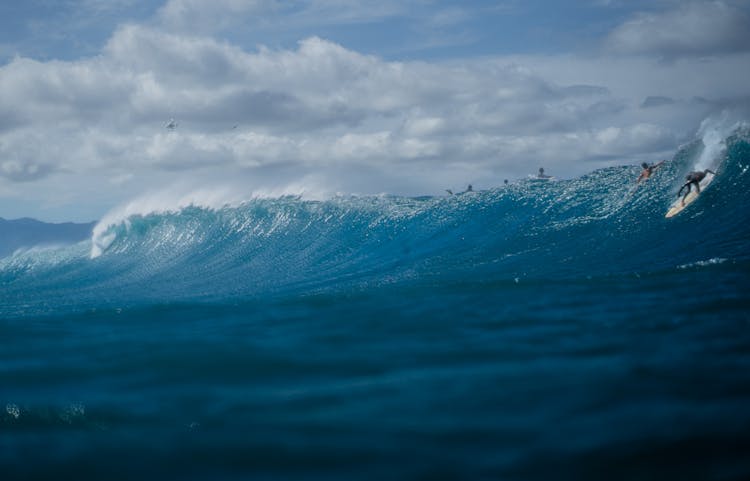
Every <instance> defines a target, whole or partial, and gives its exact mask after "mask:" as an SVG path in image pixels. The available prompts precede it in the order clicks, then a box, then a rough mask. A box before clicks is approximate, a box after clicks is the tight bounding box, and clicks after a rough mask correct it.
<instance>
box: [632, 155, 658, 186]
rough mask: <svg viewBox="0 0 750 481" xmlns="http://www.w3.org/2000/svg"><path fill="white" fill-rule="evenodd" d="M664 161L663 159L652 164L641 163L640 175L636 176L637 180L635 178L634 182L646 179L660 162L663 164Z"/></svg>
mask: <svg viewBox="0 0 750 481" xmlns="http://www.w3.org/2000/svg"><path fill="white" fill-rule="evenodd" d="M664 162H665V161H664V160H662V161H661V162H659V163H656V164H653V165H648V164H647V163H646V162H644V163H642V164H641V167H643V171H642V172H641V175H639V176H638V180H636V181H635V182H636V183H639V182H640V181H642V180H646V179H648V178H649V177H651V175H652V174H653V173H654V171H655V170H656V169H658V168H659V167H660V166H661V164H663V163H664Z"/></svg>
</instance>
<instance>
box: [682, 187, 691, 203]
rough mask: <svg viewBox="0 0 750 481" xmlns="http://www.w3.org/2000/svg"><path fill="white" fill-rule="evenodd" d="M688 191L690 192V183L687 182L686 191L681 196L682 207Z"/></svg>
mask: <svg viewBox="0 0 750 481" xmlns="http://www.w3.org/2000/svg"><path fill="white" fill-rule="evenodd" d="M689 193H690V184H688V186H687V191H686V192H685V195H683V196H682V206H683V207H685V198H686V197H687V196H688V194H689Z"/></svg>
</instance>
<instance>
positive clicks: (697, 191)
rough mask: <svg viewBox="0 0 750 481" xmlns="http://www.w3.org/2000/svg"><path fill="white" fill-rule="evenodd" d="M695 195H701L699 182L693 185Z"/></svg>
mask: <svg viewBox="0 0 750 481" xmlns="http://www.w3.org/2000/svg"><path fill="white" fill-rule="evenodd" d="M695 193H696V194H700V193H701V184H700V183H699V182H696V183H695Z"/></svg>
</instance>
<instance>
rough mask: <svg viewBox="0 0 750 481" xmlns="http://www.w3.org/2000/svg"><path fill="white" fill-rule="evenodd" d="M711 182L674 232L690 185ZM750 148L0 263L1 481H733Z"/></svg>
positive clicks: (210, 223)
mask: <svg viewBox="0 0 750 481" xmlns="http://www.w3.org/2000/svg"><path fill="white" fill-rule="evenodd" d="M696 168H712V169H715V170H716V171H717V173H718V175H717V177H716V179H715V180H714V182H713V183H712V184H711V185H710V186H709V187H708V188H707V189H705V191H704V192H703V193H702V194H701V195H700V197H699V198H698V200H697V201H696V202H695V203H694V204H692V205H690V206H689V207H688V208H687V209H686V210H685V211H684V212H682V213H681V214H680V215H678V216H676V217H674V218H672V219H665V217H664V214H665V213H666V211H667V209H668V207H669V205H670V203H671V202H673V200H674V199H676V193H677V190H678V189H679V187H680V185H681V184H682V182H683V179H684V175H685V174H686V173H687V172H688V171H690V170H693V169H696ZM748 169H750V135H749V134H748V132H747V130H737V131H735V132H734V133H732V134H731V135H728V136H725V137H722V138H720V139H718V140H717V141H715V142H714V143H712V144H709V143H708V141H707V140H706V138H703V139H698V140H696V141H694V142H691V143H689V144H686V145H684V146H682V147H681V148H680V149H679V150H678V151H676V152H675V153H674V156H673V157H672V158H670V159H668V161H667V162H666V163H665V164H664V165H663V166H662V167H661V168H660V169H659V170H657V171H656V172H655V174H654V176H653V177H652V178H651V179H649V180H647V181H646V182H644V183H641V184H639V185H637V186H636V184H635V182H634V181H635V178H636V177H637V176H638V174H639V171H640V169H639V168H638V167H637V166H620V167H610V168H606V169H601V170H595V171H592V172H590V173H588V174H586V175H583V176H581V177H578V178H574V179H565V180H555V181H549V182H540V181H534V180H530V179H526V180H520V181H516V182H513V183H511V184H510V185H507V186H501V187H497V188H493V189H489V190H485V191H479V192H471V193H466V194H462V195H454V196H441V197H420V198H408V197H397V196H386V195H381V196H337V197H334V198H331V199H328V200H317V201H315V200H307V199H304V198H300V197H294V196H288V197H280V198H266V199H260V198H258V199H253V200H249V201H246V202H243V203H239V204H232V205H223V206H201V205H187V206H180V207H178V208H171V209H170V208H162V209H153V210H152V211H146V212H141V213H138V214H131V215H123V216H120V217H117V216H111V217H110V218H109V220H108V221H106V222H105V221H102V222H100V223H99V225H97V227H96V228H95V229H94V233H93V235H92V238H91V239H88V240H86V241H84V242H80V243H77V244H74V245H67V246H58V247H55V248H44V249H31V250H26V251H18V252H16V253H15V254H13V255H11V256H7V257H5V258H2V259H0V409H1V411H0V473H2V474H0V478H2V479H3V480H14V479H71V480H73V479H74V480H89V479H90V480H102V479H109V480H112V479H179V480H203V479H206V480H239V479H243V480H244V479H253V480H297V479H304V480H347V481H349V480H380V481H382V480H396V479H399V480H400V479H409V480H411V479H414V480H454V479H455V480H459V479H460V480H463V479H469V480H526V479H531V480H551V479H555V480H567V479H570V480H602V479H608V480H611V479H614V480H664V479H680V480H690V479H695V480H741V479H750V455H749V454H750V292H749V291H748V287H750V209H749V208H748V206H750V189H749V188H748V187H749V186H750V172H749V171H748Z"/></svg>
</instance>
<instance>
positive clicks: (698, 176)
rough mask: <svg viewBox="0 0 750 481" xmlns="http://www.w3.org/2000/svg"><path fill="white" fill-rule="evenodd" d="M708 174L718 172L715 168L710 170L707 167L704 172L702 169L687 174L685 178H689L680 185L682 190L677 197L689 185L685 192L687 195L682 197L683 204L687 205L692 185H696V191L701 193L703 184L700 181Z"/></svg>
mask: <svg viewBox="0 0 750 481" xmlns="http://www.w3.org/2000/svg"><path fill="white" fill-rule="evenodd" d="M706 174H713V175H716V172H714V171H713V170H710V169H706V170H704V171H703V172H701V171H695V172H690V173H689V174H688V175H686V176H685V180H687V182H685V183H684V184H683V185H682V187H680V190H679V191H678V192H677V197H679V196H680V194H682V189H684V188H685V187H687V192H685V195H684V196H683V197H682V205H685V198H686V197H687V196H688V194H689V193H690V187H691V186H692V185H695V193H696V194H700V193H701V184H700V182H701V180H703V179H704V178H705V177H706Z"/></svg>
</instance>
